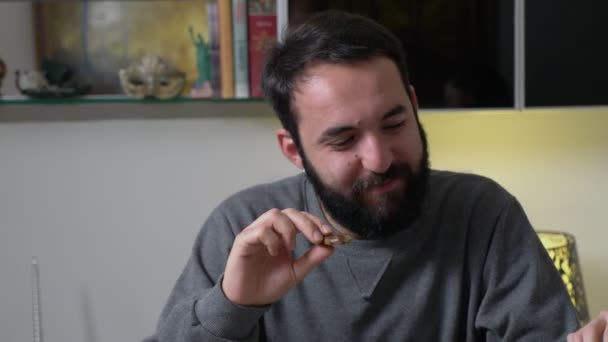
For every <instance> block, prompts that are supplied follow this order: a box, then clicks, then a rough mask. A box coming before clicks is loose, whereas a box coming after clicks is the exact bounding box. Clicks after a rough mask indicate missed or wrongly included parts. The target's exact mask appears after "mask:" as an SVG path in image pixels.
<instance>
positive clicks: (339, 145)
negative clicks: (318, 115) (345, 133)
mask: <svg viewBox="0 0 608 342" xmlns="http://www.w3.org/2000/svg"><path fill="white" fill-rule="evenodd" d="M353 140H354V138H353V137H347V138H342V139H339V140H335V141H332V142H331V143H330V145H331V146H332V147H334V148H345V147H347V146H348V145H349V144H350V143H351V142H353Z"/></svg>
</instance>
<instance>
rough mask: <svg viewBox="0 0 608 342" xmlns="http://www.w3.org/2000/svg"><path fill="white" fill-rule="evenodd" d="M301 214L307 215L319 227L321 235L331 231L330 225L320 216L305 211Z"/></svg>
mask: <svg viewBox="0 0 608 342" xmlns="http://www.w3.org/2000/svg"><path fill="white" fill-rule="evenodd" d="M302 214H304V216H306V217H308V218H309V219H310V220H311V221H313V222H314V223H315V224H316V225H317V226H318V227H319V228H320V229H321V232H322V233H323V235H328V234H331V233H332V232H333V230H332V228H331V226H330V225H329V224H328V223H327V222H325V221H323V220H322V219H321V218H320V217H318V216H315V215H313V214H311V213H307V212H305V211H303V212H302Z"/></svg>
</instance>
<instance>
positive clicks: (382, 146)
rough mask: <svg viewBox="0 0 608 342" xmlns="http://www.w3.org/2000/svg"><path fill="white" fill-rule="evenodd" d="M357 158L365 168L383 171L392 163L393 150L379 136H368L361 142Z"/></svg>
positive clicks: (378, 171)
mask: <svg viewBox="0 0 608 342" xmlns="http://www.w3.org/2000/svg"><path fill="white" fill-rule="evenodd" d="M359 159H360V160H361V164H362V165H363V167H364V168H365V169H366V170H368V171H371V172H374V173H384V172H386V170H388V168H389V167H390V166H391V165H392V164H393V152H392V151H391V148H390V146H389V144H388V142H386V141H384V140H383V139H382V138H381V137H374V136H370V137H367V138H365V139H364V141H363V144H361V148H360V150H359Z"/></svg>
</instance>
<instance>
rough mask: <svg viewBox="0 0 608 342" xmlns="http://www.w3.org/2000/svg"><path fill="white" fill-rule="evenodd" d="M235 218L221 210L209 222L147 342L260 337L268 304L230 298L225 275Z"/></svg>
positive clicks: (254, 339) (250, 338)
mask: <svg viewBox="0 0 608 342" xmlns="http://www.w3.org/2000/svg"><path fill="white" fill-rule="evenodd" d="M236 231H240V228H237V229H232V227H230V222H229V220H227V219H226V216H225V215H223V214H222V213H221V211H220V210H218V209H216V210H215V211H214V212H213V213H212V214H211V215H210V217H209V219H208V220H207V222H206V223H205V224H204V225H203V227H202V229H201V231H200V233H199V235H198V237H197V239H196V242H195V244H194V248H193V250H192V255H191V256H190V258H189V260H188V262H187V264H186V267H185V268H184V270H183V271H182V273H181V275H180V277H179V278H178V280H177V283H176V284H175V287H174V288H173V290H172V292H171V294H170V296H169V300H168V301H167V304H166V305H165V307H164V309H163V311H162V313H161V316H160V319H159V321H158V325H157V330H156V334H155V335H154V336H152V337H150V338H148V339H146V340H144V341H146V342H169V341H170V342H194V341H259V340H260V339H259V336H260V329H261V328H260V323H259V322H260V320H261V317H262V315H263V314H264V312H266V310H267V309H268V306H265V307H246V306H240V305H236V304H234V303H232V302H230V301H229V300H228V299H227V298H226V296H225V295H224V293H223V291H222V287H221V280H222V275H223V271H224V266H225V263H226V260H227V258H228V254H229V252H230V248H231V246H232V243H233V241H234V236H235V232H236Z"/></svg>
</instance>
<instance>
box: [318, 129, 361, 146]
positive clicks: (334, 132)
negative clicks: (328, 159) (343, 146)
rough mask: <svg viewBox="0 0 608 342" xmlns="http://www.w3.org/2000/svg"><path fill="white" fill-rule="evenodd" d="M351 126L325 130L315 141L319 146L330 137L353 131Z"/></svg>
mask: <svg viewBox="0 0 608 342" xmlns="http://www.w3.org/2000/svg"><path fill="white" fill-rule="evenodd" d="M353 129H354V127H353V126H337V127H331V128H328V129H326V130H325V131H324V132H323V134H321V136H320V137H319V139H317V144H319V145H321V144H323V143H325V142H326V141H327V140H329V139H331V138H332V137H335V136H338V135H340V134H342V133H344V132H347V131H350V130H353Z"/></svg>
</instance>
